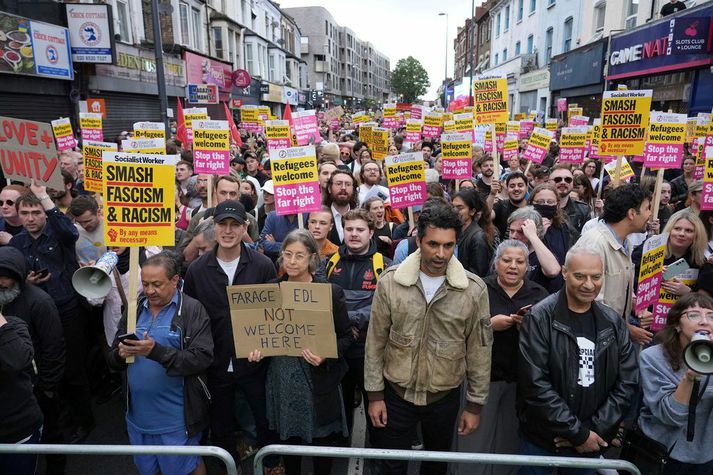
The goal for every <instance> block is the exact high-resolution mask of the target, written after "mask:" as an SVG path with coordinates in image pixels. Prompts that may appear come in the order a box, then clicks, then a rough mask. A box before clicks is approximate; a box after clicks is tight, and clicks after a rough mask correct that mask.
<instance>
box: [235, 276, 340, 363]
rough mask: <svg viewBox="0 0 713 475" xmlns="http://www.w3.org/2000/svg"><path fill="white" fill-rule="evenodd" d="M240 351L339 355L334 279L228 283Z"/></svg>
mask: <svg viewBox="0 0 713 475" xmlns="http://www.w3.org/2000/svg"><path fill="white" fill-rule="evenodd" d="M228 304H229V305H230V319H231V323H232V328H233V342H234V344H235V355H236V356H237V357H238V358H245V357H247V356H248V355H249V354H250V352H251V351H253V350H260V351H261V352H262V355H263V356H301V355H302V350H305V349H309V350H311V351H312V353H314V354H316V355H318V356H321V357H323V358H336V357H337V337H336V334H335V333H334V320H333V318H332V287H331V286H330V285H329V284H314V283H303V282H281V283H280V284H263V285H234V286H230V287H228Z"/></svg>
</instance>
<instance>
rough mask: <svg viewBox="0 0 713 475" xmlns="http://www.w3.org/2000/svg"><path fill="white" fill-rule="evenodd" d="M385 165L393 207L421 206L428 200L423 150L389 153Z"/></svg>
mask: <svg viewBox="0 0 713 475" xmlns="http://www.w3.org/2000/svg"><path fill="white" fill-rule="evenodd" d="M385 165H386V178H387V182H388V185H389V199H390V201H391V206H392V207H393V208H396V209H402V208H406V207H409V206H420V205H422V204H423V202H424V201H426V169H425V165H424V163H423V154H422V153H421V152H411V153H402V154H399V155H388V156H387V157H386V161H385Z"/></svg>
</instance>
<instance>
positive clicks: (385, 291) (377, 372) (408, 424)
mask: <svg viewBox="0 0 713 475" xmlns="http://www.w3.org/2000/svg"><path fill="white" fill-rule="evenodd" d="M460 230H461V223H460V221H459V219H458V215H457V214H456V212H455V211H454V210H453V209H452V208H451V207H450V205H444V204H436V205H434V206H430V207H424V210H423V212H422V213H421V216H420V217H419V220H418V238H417V239H418V244H419V250H417V251H416V252H415V253H414V254H412V255H411V256H409V257H408V258H407V259H406V260H405V261H403V262H402V263H401V265H399V266H397V267H392V268H389V269H387V270H386V271H384V273H383V274H382V275H381V279H380V280H379V284H378V285H377V287H376V293H375V295H374V300H373V303H372V308H371V319H370V323H369V331H368V334H367V339H366V357H365V368H364V386H365V388H366V390H367V392H368V395H369V417H370V418H371V421H372V423H373V424H374V426H375V427H377V428H383V430H381V431H380V434H379V436H378V440H376V441H375V444H376V445H378V446H380V448H385V449H408V448H410V446H411V442H412V440H413V439H414V437H415V434H416V426H417V425H418V423H419V422H420V423H421V429H422V433H423V442H424V448H425V449H426V450H442V451H448V450H450V447H451V442H452V440H453V427H454V426H455V422H456V417H457V416H458V411H459V406H460V399H461V398H460V391H461V389H460V387H461V383H462V382H463V380H464V379H466V380H467V384H466V398H465V399H466V406H465V410H464V411H463V413H462V414H461V417H460V422H459V424H458V435H461V436H465V435H468V434H470V433H471V432H473V431H474V430H475V429H476V428H477V426H478V423H479V421H480V410H481V408H482V407H483V405H484V404H485V402H486V399H487V395H488V386H489V383H490V351H491V346H492V341H493V334H492V329H491V327H490V312H489V303H488V292H487V290H486V287H485V284H484V283H483V281H482V280H481V279H480V278H479V277H478V276H476V275H474V274H472V273H470V272H467V271H466V270H465V269H464V268H463V266H462V265H461V264H460V262H459V261H458V259H457V258H456V257H455V256H454V255H453V252H454V249H455V244H456V241H457V239H458V234H459V233H460ZM406 465H407V464H406V462H401V461H387V462H386V467H385V469H386V473H389V474H405V473H406ZM446 469H447V465H446V464H445V463H423V464H422V466H421V473H422V474H445V473H446Z"/></svg>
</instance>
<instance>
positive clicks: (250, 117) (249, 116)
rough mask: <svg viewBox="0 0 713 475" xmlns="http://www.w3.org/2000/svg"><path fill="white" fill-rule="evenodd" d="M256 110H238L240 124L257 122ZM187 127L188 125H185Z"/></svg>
mask: <svg viewBox="0 0 713 475" xmlns="http://www.w3.org/2000/svg"><path fill="white" fill-rule="evenodd" d="M257 116H258V110H257V108H256V107H255V106H245V107H241V108H240V120H241V121H242V122H257ZM186 127H188V125H186Z"/></svg>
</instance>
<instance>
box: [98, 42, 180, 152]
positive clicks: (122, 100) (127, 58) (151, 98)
mask: <svg viewBox="0 0 713 475" xmlns="http://www.w3.org/2000/svg"><path fill="white" fill-rule="evenodd" d="M116 49H117V54H116V64H97V65H95V66H94V74H93V75H90V76H89V82H88V89H89V91H88V98H89V99H104V101H105V104H106V119H104V123H103V126H104V136H105V137H106V138H107V139H109V140H112V139H113V138H114V137H116V136H117V135H118V134H119V133H120V132H122V131H125V130H131V128H132V126H133V124H134V122H138V121H154V122H161V105H160V103H159V99H158V86H157V85H156V60H155V56H154V51H153V50H151V49H140V48H135V47H133V46H128V45H125V44H121V43H117V45H116ZM163 69H164V72H165V77H166V94H167V96H168V107H169V109H173V111H174V118H175V115H176V114H175V111H176V107H177V105H176V101H177V98H180V97H184V96H185V90H186V68H185V63H184V61H183V60H182V59H181V58H180V57H178V56H175V55H170V54H166V53H164V55H163Z"/></svg>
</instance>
